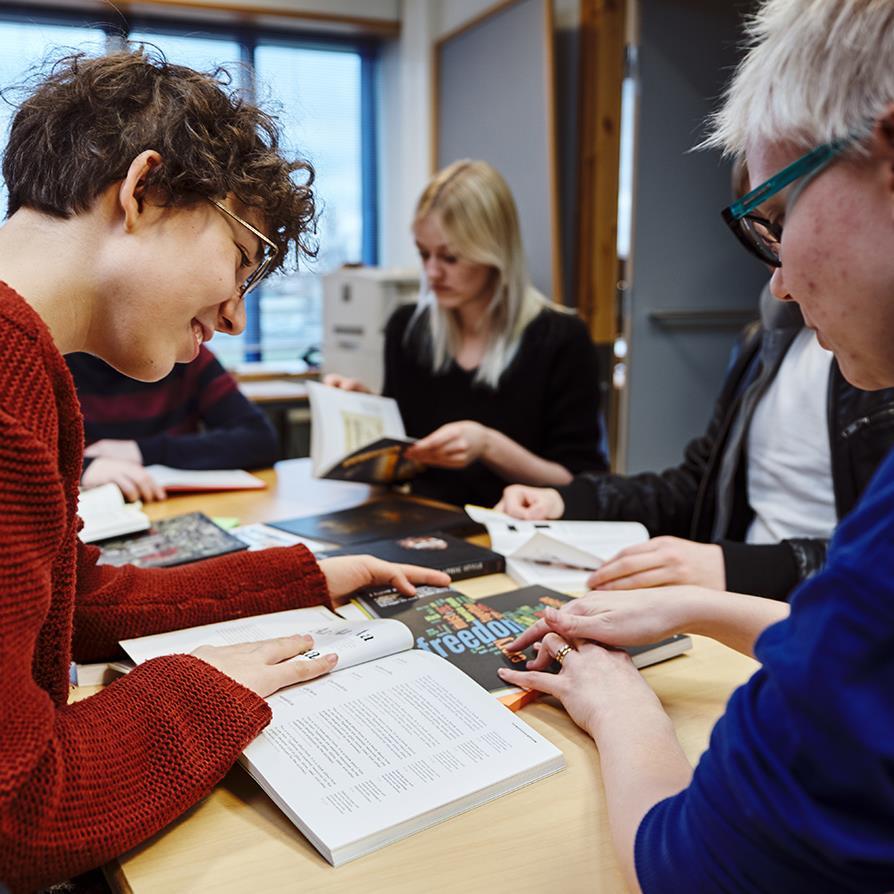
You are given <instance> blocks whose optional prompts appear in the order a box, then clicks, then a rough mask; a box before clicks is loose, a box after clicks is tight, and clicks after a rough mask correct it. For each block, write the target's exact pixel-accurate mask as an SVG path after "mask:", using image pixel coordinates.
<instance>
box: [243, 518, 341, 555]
mask: <svg viewBox="0 0 894 894" xmlns="http://www.w3.org/2000/svg"><path fill="white" fill-rule="evenodd" d="M230 533H231V534H232V535H233V536H234V537H236V538H237V539H239V540H241V541H242V542H243V543H247V544H248V551H249V552H253V551H254V550H259V549H271V548H272V547H276V546H296V545H297V544H299V543H301V544H303V545H304V546H306V547H307V548H308V549H309V550H310V551H311V552H312V553H318V552H323V551H324V550H327V549H332V544H331V543H324V542H323V541H322V540H313V539H312V538H310V537H299V536H298V535H297V534H290V533H289V532H288V531H282V530H280V529H279V528H274V527H273V526H272V525H265V524H263V523H261V522H257V523H255V524H252V525H240V526H239V527H238V528H233V529H232V530H231V531H230Z"/></svg>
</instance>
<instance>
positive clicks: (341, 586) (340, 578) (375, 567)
mask: <svg viewBox="0 0 894 894" xmlns="http://www.w3.org/2000/svg"><path fill="white" fill-rule="evenodd" d="M320 570H321V571H322V572H323V576H324V577H325V578H326V586H327V587H328V588H329V595H330V596H331V597H332V601H333V602H338V601H340V600H342V599H344V598H345V597H346V596H350V595H351V594H352V593H355V592H356V591H357V590H361V589H363V588H365V587H376V586H380V587H381V586H386V585H388V586H392V587H394V589H395V590H397V591H398V592H399V593H402V594H403V595H404V596H413V595H414V594H415V593H416V586H415V585H417V584H421V585H425V586H429V587H446V586H448V585H449V584H450V576H449V575H447V574H444V572H443V571H435V570H434V569H433V568H422V567H420V566H419V565H398V564H396V563H394V562H385V561H383V560H382V559H376V558H375V557H374V556H336V557H334V558H332V559H321V560H320Z"/></svg>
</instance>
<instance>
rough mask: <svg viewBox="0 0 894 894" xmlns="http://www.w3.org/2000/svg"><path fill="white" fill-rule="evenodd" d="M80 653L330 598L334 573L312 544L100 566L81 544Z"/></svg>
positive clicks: (96, 653)
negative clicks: (157, 563)
mask: <svg viewBox="0 0 894 894" xmlns="http://www.w3.org/2000/svg"><path fill="white" fill-rule="evenodd" d="M78 550H79V560H78V585H77V593H76V599H75V616H74V646H73V652H74V657H75V659H76V660H78V661H99V660H101V659H103V658H108V657H110V656H111V655H113V654H114V653H115V652H116V651H117V649H118V641H119V640H122V639H128V638H130V637H134V636H147V635H148V634H150V633H159V632H162V631H165V630H176V629H179V628H183V627H194V626H196V625H198V624H211V623H213V622H214V621H221V620H224V619H227V618H238V617H244V616H248V615H257V614H263V613H266V612H275V611H284V610H286V609H290V608H301V607H303V606H309V605H319V604H320V603H325V604H329V596H328V591H327V588H326V579H325V578H324V577H323V573H322V572H321V571H320V567H319V565H317V562H316V560H315V559H314V557H313V555H312V554H311V553H310V552H309V551H308V550H307V548H306V547H304V546H294V547H288V548H284V549H269V550H263V551H259V552H242V553H235V554H233V555H228V556H221V557H219V558H216V559H208V560H206V561H204V562H197V563H195V564H192V565H183V566H181V567H179V568H155V569H151V568H135V567H133V566H132V565H125V566H123V567H121V568H113V567H111V566H108V565H97V564H96V561H97V559H98V558H99V550H98V549H96V548H95V547H92V546H84V545H83V544H79V546H78Z"/></svg>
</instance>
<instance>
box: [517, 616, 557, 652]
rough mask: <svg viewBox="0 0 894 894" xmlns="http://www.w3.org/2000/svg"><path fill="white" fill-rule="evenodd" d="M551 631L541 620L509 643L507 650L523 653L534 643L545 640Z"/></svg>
mask: <svg viewBox="0 0 894 894" xmlns="http://www.w3.org/2000/svg"><path fill="white" fill-rule="evenodd" d="M549 631H550V626H549V624H547V623H546V621H544V620H543V618H541V619H540V620H539V621H537V622H536V623H535V624H532V625H531V626H530V627H529V628H528V629H527V630H526V631H525V632H524V633H522V634H520V635H519V636H518V637H517V638H516V639H514V640H513V641H512V642H511V643H509V645H508V646H506V650H507V651H509V652H523V651H524V650H525V649H527V648H528V646H530V645H531V644H532V643H536V642H539V641H540V640H541V639H543V637H544V636H545V635H546V634H547V633H549Z"/></svg>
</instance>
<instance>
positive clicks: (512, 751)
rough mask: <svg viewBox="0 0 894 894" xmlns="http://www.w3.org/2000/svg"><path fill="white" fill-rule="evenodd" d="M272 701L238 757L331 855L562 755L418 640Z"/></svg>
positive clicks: (443, 812)
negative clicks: (416, 645) (414, 646)
mask: <svg viewBox="0 0 894 894" xmlns="http://www.w3.org/2000/svg"><path fill="white" fill-rule="evenodd" d="M270 706H271V708H272V709H273V720H272V722H271V723H270V725H269V726H268V727H267V728H266V729H265V730H264V731H263V732H262V733H261V734H260V735H259V736H258V738H257V739H255V740H254V741H253V742H252V743H251V744H250V745H249V746H248V748H246V750H245V754H244V757H243V763H244V764H245V765H246V767H247V768H248V770H249V772H250V773H251V774H252V776H253V777H254V778H255V779H256V780H257V781H258V782H259V783H260V784H261V786H262V787H263V788H264V790H265V791H266V792H267V793H268V794H269V795H270V796H271V797H272V798H273V800H274V801H275V802H276V803H277V804H278V805H279V807H280V808H281V809H282V810H283V811H284V812H285V813H286V814H287V815H288V816H289V818H290V819H292V821H293V822H294V823H295V824H296V825H297V826H298V827H299V828H300V829H301V831H302V832H303V833H304V834H305V835H306V836H307V837H308V838H309V839H310V841H311V842H312V843H313V844H314V846H315V847H316V848H317V849H318V850H319V851H320V852H321V853H322V854H323V856H325V857H326V858H327V859H328V860H329V861H330V862H331V863H333V864H335V865H338V864H339V863H342V862H344V861H345V860H348V859H353V858H354V857H358V856H360V855H362V854H364V853H368V852H369V851H371V850H374V849H375V848H377V847H381V846H382V845H384V844H387V843H389V842H391V841H395V840H397V839H398V838H401V837H403V836H405V835H408V834H411V833H412V832H415V831H418V830H419V829H423V828H426V827H427V826H430V825H433V824H434V823H436V822H439V821H441V820H442V819H445V818H446V817H448V816H454V815H456V814H458V813H461V812H463V811H464V810H467V809H470V808H471V807H473V806H475V805H477V804H480V803H484V802H485V801H488V800H490V799H491V798H493V797H496V796H498V795H500V794H504V793H505V792H507V791H511V790H512V789H514V788H518V787H520V786H521V785H524V784H526V783H528V782H531V781H533V780H534V779H538V778H540V777H541V776H545V775H547V774H549V773H553V772H555V771H556V770H558V769H560V768H561V767H562V766H563V765H564V759H563V757H562V755H561V752H559V750H558V749H557V748H555V747H554V746H553V745H552V744H550V743H549V742H548V741H546V740H545V739H544V738H543V737H542V736H540V735H539V734H538V733H536V732H535V731H534V730H532V729H531V728H530V727H528V726H527V725H526V724H525V723H524V722H523V721H521V720H520V719H518V718H517V717H515V716H514V715H513V714H511V713H510V712H509V711H507V710H506V709H505V708H504V707H503V706H502V705H501V704H500V703H499V702H497V701H496V700H494V699H493V698H491V697H490V696H489V695H488V694H487V692H486V691H485V690H484V689H482V688H481V687H480V686H478V685H477V684H476V683H475V682H474V681H472V680H471V679H469V677H467V676H466V675H465V674H464V673H463V672H462V671H460V670H457V669H456V668H454V667H453V666H451V665H450V664H449V663H448V662H446V661H444V660H443V659H441V658H438V657H437V656H435V655H432V654H429V653H427V652H421V651H419V650H412V651H409V652H401V653H400V654H397V655H392V656H389V657H386V658H383V659H380V660H378V661H374V662H370V663H366V664H363V665H360V666H358V667H354V668H352V669H350V670H346V671H341V672H336V673H333V674H330V675H328V676H326V677H321V678H319V679H317V680H312V681H310V682H308V683H305V684H303V685H301V686H296V687H293V688H291V689H289V690H287V691H285V692H283V693H281V694H279V695H277V696H274V697H273V698H271V699H270Z"/></svg>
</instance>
